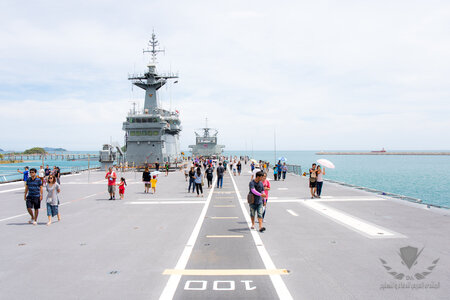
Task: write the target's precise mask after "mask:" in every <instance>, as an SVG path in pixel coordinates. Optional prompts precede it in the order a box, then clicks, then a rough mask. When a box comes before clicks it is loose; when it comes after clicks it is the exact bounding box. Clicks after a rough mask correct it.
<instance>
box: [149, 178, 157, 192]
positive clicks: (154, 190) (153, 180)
mask: <svg viewBox="0 0 450 300" xmlns="http://www.w3.org/2000/svg"><path fill="white" fill-rule="evenodd" d="M157 182H158V180H157V179H156V175H155V176H153V178H152V179H151V180H150V183H151V184H152V193H153V194H155V193H156V183H157Z"/></svg>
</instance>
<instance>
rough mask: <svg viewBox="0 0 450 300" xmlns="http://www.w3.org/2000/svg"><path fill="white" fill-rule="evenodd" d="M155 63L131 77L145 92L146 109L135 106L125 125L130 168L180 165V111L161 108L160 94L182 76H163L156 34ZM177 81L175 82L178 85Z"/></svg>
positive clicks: (151, 48)
mask: <svg viewBox="0 0 450 300" xmlns="http://www.w3.org/2000/svg"><path fill="white" fill-rule="evenodd" d="M144 52H149V53H151V57H152V59H151V62H150V63H149V64H148V65H147V68H148V70H147V72H146V73H144V74H133V75H131V76H129V77H128V80H131V82H132V84H133V85H135V86H137V87H139V88H141V89H143V90H145V103H144V108H143V110H140V111H139V110H138V111H137V110H136V108H135V107H134V108H133V109H132V110H130V112H129V113H128V116H127V118H126V121H125V122H124V123H123V130H124V131H125V145H126V154H125V155H126V161H127V163H128V165H129V166H142V165H144V164H147V163H155V162H159V163H163V162H177V161H179V160H180V159H181V155H180V142H179V134H180V131H181V125H180V124H181V122H180V118H179V113H178V111H169V110H165V109H163V108H162V107H161V105H160V102H159V99H158V94H157V91H158V90H159V89H160V88H161V87H162V86H164V85H165V84H166V83H167V81H168V80H170V79H177V78H178V74H174V73H166V74H160V73H158V72H157V70H156V65H157V64H156V55H157V54H158V53H159V52H164V50H160V49H159V42H158V41H157V39H156V35H155V33H153V34H152V38H151V40H150V41H149V48H148V49H147V50H144ZM176 82H177V81H175V83H176Z"/></svg>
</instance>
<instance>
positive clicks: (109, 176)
mask: <svg viewBox="0 0 450 300" xmlns="http://www.w3.org/2000/svg"><path fill="white" fill-rule="evenodd" d="M113 176H114V177H116V172H114V171H112V172H108V173H106V176H105V177H106V178H107V179H108V185H116V178H114V177H113Z"/></svg>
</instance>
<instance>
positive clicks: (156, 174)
mask: <svg viewBox="0 0 450 300" xmlns="http://www.w3.org/2000/svg"><path fill="white" fill-rule="evenodd" d="M161 173H162V172H160V171H153V172H151V173H150V176H152V177H153V176H158V175H159V174H161Z"/></svg>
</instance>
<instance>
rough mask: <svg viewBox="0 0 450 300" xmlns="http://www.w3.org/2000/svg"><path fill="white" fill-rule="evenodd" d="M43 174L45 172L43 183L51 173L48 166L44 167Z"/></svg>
mask: <svg viewBox="0 0 450 300" xmlns="http://www.w3.org/2000/svg"><path fill="white" fill-rule="evenodd" d="M44 172H45V178H44V180H45V181H48V176H50V173H51V170H50V167H49V166H48V165H47V166H46V167H45V170H44Z"/></svg>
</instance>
